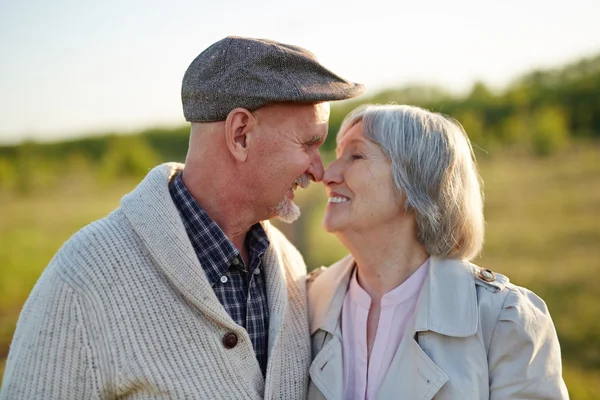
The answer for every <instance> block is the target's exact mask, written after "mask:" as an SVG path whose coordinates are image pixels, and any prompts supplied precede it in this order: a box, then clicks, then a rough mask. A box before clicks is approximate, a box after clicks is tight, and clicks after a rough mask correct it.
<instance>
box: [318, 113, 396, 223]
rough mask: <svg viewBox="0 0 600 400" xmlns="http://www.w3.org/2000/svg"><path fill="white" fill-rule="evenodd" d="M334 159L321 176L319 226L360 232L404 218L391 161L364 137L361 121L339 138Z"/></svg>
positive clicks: (377, 146)
mask: <svg viewBox="0 0 600 400" xmlns="http://www.w3.org/2000/svg"><path fill="white" fill-rule="evenodd" d="M336 154H337V159H336V160H335V161H334V162H333V163H331V165H329V167H328V168H327V170H326V171H325V174H324V175H323V184H324V185H325V188H326V190H327V196H328V203H327V209H326V211H325V217H324V219H323V227H324V228H325V230H326V231H328V232H344V231H355V232H364V231H368V230H370V229H372V228H377V227H381V226H382V225H385V224H397V223H400V220H401V219H402V218H404V216H405V213H404V208H403V206H402V203H403V202H402V199H401V196H400V195H399V194H398V192H397V191H396V188H395V186H394V182H393V178H392V170H391V162H390V161H389V160H388V159H387V157H386V156H385V154H384V153H383V151H382V150H381V147H379V145H378V144H376V143H374V142H372V141H370V140H369V139H367V138H366V137H365V136H364V134H363V130H362V123H361V122H359V123H357V124H355V125H354V126H352V127H351V128H350V129H349V130H348V131H347V132H346V134H345V135H344V136H343V137H342V139H341V140H340V142H339V144H338V147H337V150H336Z"/></svg>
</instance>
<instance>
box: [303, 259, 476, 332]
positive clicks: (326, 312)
mask: <svg viewBox="0 0 600 400" xmlns="http://www.w3.org/2000/svg"><path fill="white" fill-rule="evenodd" d="M353 268H354V258H352V256H351V255H348V256H346V257H344V258H343V259H341V260H340V261H338V262H336V263H335V264H332V265H331V266H330V267H329V268H328V269H327V270H325V271H324V272H322V273H321V274H320V275H319V276H317V277H316V278H315V280H314V281H313V282H312V284H311V285H310V286H309V289H308V301H309V323H310V331H311V334H313V333H315V332H316V331H317V330H319V329H321V330H324V331H327V332H329V333H331V334H334V333H335V332H336V328H337V327H338V324H339V321H340V316H341V312H342V306H343V303H344V297H345V295H346V290H347V287H348V283H349V282H350V277H351V275H352V270H353ZM474 274H475V267H473V266H472V265H471V264H469V263H468V262H466V261H462V260H453V259H443V258H437V257H431V259H430V264H429V274H428V275H427V278H425V281H424V282H423V287H422V289H421V293H420V294H419V298H418V300H417V305H416V309H415V315H414V322H413V329H414V332H423V331H433V332H437V333H439V334H442V335H446V336H454V337H467V336H472V335H474V334H475V333H476V332H477V324H478V317H479V316H478V313H477V293H476V290H475V284H474V282H473V279H474ZM338 331H339V329H338Z"/></svg>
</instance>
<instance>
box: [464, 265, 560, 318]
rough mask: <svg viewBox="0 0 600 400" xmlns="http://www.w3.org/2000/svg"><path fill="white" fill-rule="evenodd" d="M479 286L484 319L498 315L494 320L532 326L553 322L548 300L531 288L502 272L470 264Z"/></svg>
mask: <svg viewBox="0 0 600 400" xmlns="http://www.w3.org/2000/svg"><path fill="white" fill-rule="evenodd" d="M469 266H470V268H472V270H473V279H474V283H475V285H476V288H477V302H478V307H479V310H480V316H481V319H482V323H485V320H486V319H490V318H486V317H490V316H491V315H494V318H492V319H493V321H490V323H491V324H493V325H494V326H496V325H497V324H498V323H504V324H509V325H514V326H515V327H518V329H528V327H530V326H531V323H532V322H534V321H537V323H540V322H541V321H545V323H547V324H550V325H552V319H551V317H550V312H549V310H548V307H547V305H546V303H545V302H544V300H543V299H542V298H541V297H540V296H538V295H537V294H535V293H534V292H533V291H531V290H530V289H528V288H526V287H523V286H519V285H516V284H514V283H512V282H510V280H509V278H508V277H507V276H505V275H503V274H500V273H498V272H494V271H491V270H489V269H485V268H481V267H479V266H477V265H475V264H469Z"/></svg>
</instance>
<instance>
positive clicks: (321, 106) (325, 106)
mask: <svg viewBox="0 0 600 400" xmlns="http://www.w3.org/2000/svg"><path fill="white" fill-rule="evenodd" d="M314 107H315V122H316V123H317V124H326V123H328V122H329V114H330V113H331V108H330V106H329V103H318V104H315V105H314Z"/></svg>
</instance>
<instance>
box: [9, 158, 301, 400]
mask: <svg viewBox="0 0 600 400" xmlns="http://www.w3.org/2000/svg"><path fill="white" fill-rule="evenodd" d="M182 167H183V166H182V165H181V164H163V165H160V166H158V167H156V168H154V169H153V170H152V171H150V173H149V174H148V175H147V177H146V178H145V179H144V180H143V181H142V182H141V183H140V185H139V186H138V187H137V188H136V189H135V190H134V191H133V192H131V193H130V194H128V195H126V196H125V197H124V198H123V199H122V201H121V207H120V208H118V209H116V210H115V211H113V212H112V213H111V214H110V215H108V216H107V217H105V218H103V219H101V220H99V221H96V222H94V223H92V224H90V225H88V226H87V227H85V228H83V229H82V230H81V231H79V232H78V233H76V234H75V235H74V236H73V237H72V238H71V239H70V240H69V241H67V242H66V243H65V245H64V246H63V247H62V248H61V249H60V250H59V251H58V253H57V254H56V256H55V257H54V258H53V259H52V261H51V262H50V264H49V266H48V267H47V268H46V270H45V271H44V272H43V274H42V276H41V277H40V279H39V281H38V282H37V284H36V286H35V288H34V289H33V291H32V293H31V295H30V296H29V299H28V300H27V302H26V304H25V306H24V308H23V311H22V313H21V316H20V318H19V322H18V325H17V329H16V332H15V336H14V338H13V342H12V344H11V347H10V352H9V355H8V360H7V364H6V371H5V374H4V382H3V387H2V391H1V392H0V399H98V398H102V399H105V398H117V397H118V398H135V399H167V398H169V399H199V398H202V399H260V398H267V399H300V398H302V399H303V398H304V397H305V395H306V388H307V385H308V368H309V364H310V339H309V332H308V322H307V313H306V290H305V283H304V278H303V276H304V275H305V273H306V266H305V264H304V262H303V260H302V257H301V256H300V254H299V253H298V251H297V250H296V249H295V248H294V247H293V246H292V245H291V244H290V243H289V242H288V241H287V240H286V239H285V237H284V236H283V235H282V234H281V233H280V232H279V231H278V230H277V229H275V228H274V227H272V226H271V225H270V224H269V223H268V222H265V223H264V227H265V230H266V232H267V235H268V236H269V240H270V242H271V245H270V247H269V249H268V250H267V252H266V253H265V255H264V258H263V262H264V265H265V274H266V276H265V279H266V284H267V297H268V304H269V313H270V325H269V344H268V345H269V346H268V349H269V361H268V366H267V373H266V378H263V375H262V373H261V369H260V367H259V364H258V362H257V360H256V357H255V356H254V352H253V349H252V344H251V342H250V338H249V337H248V334H247V332H246V331H245V330H244V329H243V328H242V327H240V326H239V325H236V324H235V323H234V322H233V320H232V319H231V318H230V317H229V315H228V314H227V312H226V311H225V310H224V308H223V307H222V305H221V304H220V303H219V300H218V299H217V297H216V296H215V294H214V292H213V290H212V288H211V286H210V284H209V283H208V281H207V279H206V277H205V275H204V272H203V269H202V267H201V265H200V264H199V262H198V259H197V257H196V254H195V253H194V249H193V248H192V245H191V243H190V241H189V239H188V237H187V235H186V232H185V229H184V226H183V223H182V221H181V219H180V217H179V214H178V212H177V209H176V208H175V206H174V204H173V202H172V200H171V196H170V195H169V190H168V183H169V180H170V179H171V178H172V177H173V175H174V174H175V172H176V171H177V170H179V169H181V168H182ZM228 333H234V334H235V335H237V338H238V342H237V345H235V347H233V348H226V347H225V345H224V340H223V338H224V336H225V335H227V334H228ZM229 338H231V335H229ZM228 344H229V345H231V342H228Z"/></svg>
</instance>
